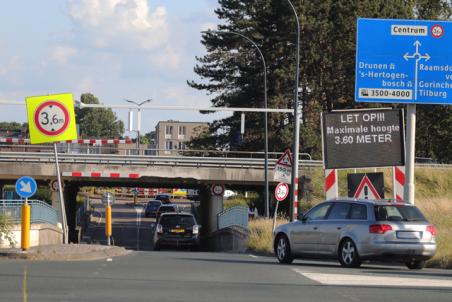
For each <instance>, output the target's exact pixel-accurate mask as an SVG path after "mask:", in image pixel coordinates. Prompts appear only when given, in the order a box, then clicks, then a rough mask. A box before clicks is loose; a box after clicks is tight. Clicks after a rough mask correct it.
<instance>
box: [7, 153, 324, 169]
mask: <svg viewBox="0 0 452 302" xmlns="http://www.w3.org/2000/svg"><path fill="white" fill-rule="evenodd" d="M59 161H60V163H62V164H65V163H69V164H78V163H79V164H115V165H145V166H181V167H183V166H185V167H226V168H254V169H263V168H264V159H263V158H241V157H200V156H151V155H148V156H146V155H117V154H95V155H91V154H66V153H61V154H59ZM276 161H277V159H269V168H273V167H274V165H275V163H276ZM0 162H20V163H41V164H42V163H54V162H55V156H54V154H53V153H47V152H2V153H0ZM321 166H322V161H320V160H301V161H300V167H321Z"/></svg>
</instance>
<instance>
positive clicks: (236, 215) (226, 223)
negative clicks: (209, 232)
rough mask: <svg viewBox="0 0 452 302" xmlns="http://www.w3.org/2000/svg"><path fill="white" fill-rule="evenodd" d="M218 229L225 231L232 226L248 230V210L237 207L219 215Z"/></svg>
mask: <svg viewBox="0 0 452 302" xmlns="http://www.w3.org/2000/svg"><path fill="white" fill-rule="evenodd" d="M217 221H218V229H219V230H221V229H224V228H228V227H231V226H240V227H242V228H245V229H247V228H248V208H247V207H244V206H235V207H232V208H229V209H226V210H224V211H222V212H220V213H218V214H217Z"/></svg>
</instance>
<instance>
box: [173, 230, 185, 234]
mask: <svg viewBox="0 0 452 302" xmlns="http://www.w3.org/2000/svg"><path fill="white" fill-rule="evenodd" d="M184 232H185V230H184V229H172V230H171V233H178V234H179V233H184Z"/></svg>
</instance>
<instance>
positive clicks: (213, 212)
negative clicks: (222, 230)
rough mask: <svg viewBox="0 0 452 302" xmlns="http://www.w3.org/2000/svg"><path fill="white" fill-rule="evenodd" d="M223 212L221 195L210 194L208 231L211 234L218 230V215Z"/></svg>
mask: <svg viewBox="0 0 452 302" xmlns="http://www.w3.org/2000/svg"><path fill="white" fill-rule="evenodd" d="M222 211H223V195H221V196H218V195H212V194H210V202H209V230H210V232H211V233H213V232H215V231H217V230H218V216H217V215H218V214H219V213H221V212H222Z"/></svg>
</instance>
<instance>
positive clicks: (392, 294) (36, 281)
mask: <svg viewBox="0 0 452 302" xmlns="http://www.w3.org/2000/svg"><path fill="white" fill-rule="evenodd" d="M0 301H8V302H9V301H108V302H111V301H121V302H123V301H196V302H202V301H209V302H211V301H215V302H220V301H242V302H245V301H298V302H299V301H366V302H367V301H378V302H381V301H384V302H389V301H422V302H426V301H435V302H437V301H449V302H450V301H452V272H451V271H450V270H433V269H425V270H422V271H416V272H415V271H409V270H408V269H406V268H403V267H395V266H369V265H366V266H364V267H363V268H361V269H343V268H340V267H339V266H338V265H337V264H336V263H334V262H330V263H328V262H306V261H296V262H294V264H292V265H280V264H277V263H276V261H275V259H274V258H271V257H257V256H253V255H246V254H220V253H205V252H199V253H193V252H186V251H161V252H152V251H140V252H136V253H133V254H131V255H128V256H122V257H116V258H113V259H107V260H102V261H86V262H83V261H79V262H32V261H18V260H0Z"/></svg>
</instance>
